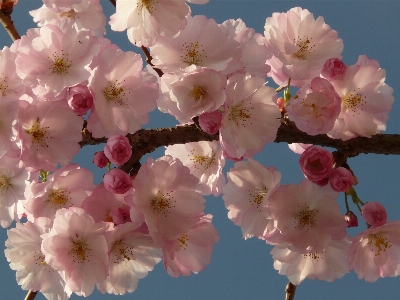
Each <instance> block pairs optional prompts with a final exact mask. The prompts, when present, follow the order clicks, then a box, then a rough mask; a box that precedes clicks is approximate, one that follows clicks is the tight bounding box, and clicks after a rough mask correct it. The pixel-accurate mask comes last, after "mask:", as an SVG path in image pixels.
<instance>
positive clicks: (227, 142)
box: [220, 74, 281, 158]
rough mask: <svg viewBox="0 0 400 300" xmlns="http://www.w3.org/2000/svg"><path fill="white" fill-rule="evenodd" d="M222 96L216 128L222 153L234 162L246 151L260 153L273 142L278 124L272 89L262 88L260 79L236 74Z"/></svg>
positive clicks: (277, 110)
mask: <svg viewBox="0 0 400 300" xmlns="http://www.w3.org/2000/svg"><path fill="white" fill-rule="evenodd" d="M226 93H227V98H226V102H225V104H224V117H223V119H222V126H221V128H220V140H222V141H223V142H222V143H221V145H222V147H223V149H224V150H226V151H227V152H228V155H229V156H231V157H236V158H240V157H242V156H244V155H245V153H246V150H250V151H251V150H254V151H255V152H258V151H261V150H262V147H264V145H265V143H268V142H272V141H273V140H274V139H275V137H276V133H277V131H278V128H279V126H280V124H281V123H280V120H279V119H280V116H281V113H280V111H279V108H278V106H277V105H276V95H275V91H274V89H272V88H270V87H267V86H264V80H263V79H262V78H257V77H244V76H243V75H239V74H238V75H237V76H235V77H232V78H231V79H230V80H229V83H228V86H227V87H226ZM229 150H230V151H229ZM253 154H254V153H253Z"/></svg>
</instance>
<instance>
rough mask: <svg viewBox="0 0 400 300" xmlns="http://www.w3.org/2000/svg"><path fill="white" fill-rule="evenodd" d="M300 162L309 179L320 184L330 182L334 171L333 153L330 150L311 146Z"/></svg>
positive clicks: (302, 155)
mask: <svg viewBox="0 0 400 300" xmlns="http://www.w3.org/2000/svg"><path fill="white" fill-rule="evenodd" d="M299 164H300V169H301V171H302V172H303V174H304V176H305V177H306V178H307V179H308V180H310V181H312V182H314V183H315V184H318V185H319V186H324V185H326V184H328V181H329V176H330V175H331V173H332V171H333V167H332V166H333V155H332V153H331V152H330V151H328V150H325V149H324V148H321V147H317V146H310V147H308V148H307V149H306V150H305V151H304V152H303V153H302V154H301V156H300V160H299Z"/></svg>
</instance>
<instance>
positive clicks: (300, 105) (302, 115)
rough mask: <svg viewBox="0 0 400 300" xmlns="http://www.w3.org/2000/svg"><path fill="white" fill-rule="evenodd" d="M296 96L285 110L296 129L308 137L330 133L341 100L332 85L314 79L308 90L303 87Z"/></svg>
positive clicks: (337, 114) (323, 80)
mask: <svg viewBox="0 0 400 300" xmlns="http://www.w3.org/2000/svg"><path fill="white" fill-rule="evenodd" d="M297 95H298V98H293V99H291V100H290V102H289V105H287V106H286V108H285V109H286V111H287V113H288V116H289V119H291V120H292V121H294V123H295V124H296V127H297V128H299V129H300V130H301V131H304V132H306V133H307V134H309V135H317V134H325V133H327V132H328V131H330V130H331V129H332V128H333V125H334V123H335V121H336V119H337V117H338V116H339V113H340V110H341V99H340V97H339V95H338V94H337V93H336V91H335V89H334V88H333V86H332V84H331V83H330V82H329V81H328V80H326V79H323V78H320V77H316V78H314V79H313V80H312V81H311V84H310V87H309V88H308V87H307V86H304V87H303V88H301V89H300V90H299V91H298V93H297Z"/></svg>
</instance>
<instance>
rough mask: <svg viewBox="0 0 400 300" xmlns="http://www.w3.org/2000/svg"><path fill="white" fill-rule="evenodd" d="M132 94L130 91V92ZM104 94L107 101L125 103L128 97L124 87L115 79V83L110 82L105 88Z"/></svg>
mask: <svg viewBox="0 0 400 300" xmlns="http://www.w3.org/2000/svg"><path fill="white" fill-rule="evenodd" d="M128 94H130V92H128ZM103 96H104V98H105V99H106V100H107V102H114V103H116V104H119V105H122V104H124V100H125V99H126V92H124V87H123V86H120V84H119V83H118V82H117V81H115V82H114V83H111V82H109V83H108V85H107V87H106V88H105V89H104V90H103Z"/></svg>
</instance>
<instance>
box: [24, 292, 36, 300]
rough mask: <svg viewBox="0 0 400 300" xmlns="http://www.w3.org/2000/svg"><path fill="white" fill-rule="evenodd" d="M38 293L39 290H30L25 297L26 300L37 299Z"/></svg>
mask: <svg viewBox="0 0 400 300" xmlns="http://www.w3.org/2000/svg"><path fill="white" fill-rule="evenodd" d="M37 293H38V292H33V291H29V292H28V294H26V297H25V299H24V300H33V299H35V297H36V295H37Z"/></svg>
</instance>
